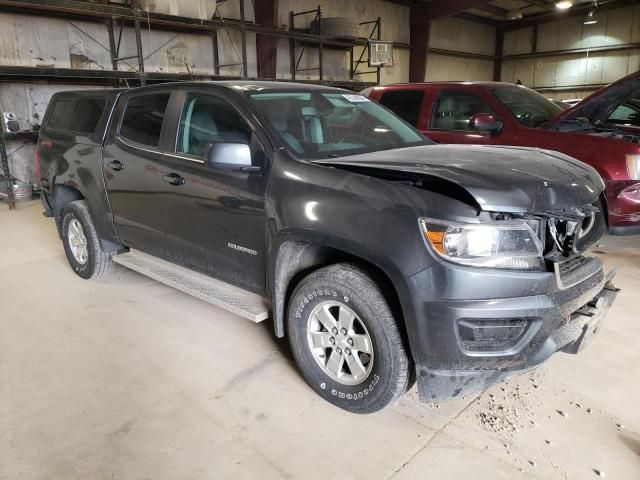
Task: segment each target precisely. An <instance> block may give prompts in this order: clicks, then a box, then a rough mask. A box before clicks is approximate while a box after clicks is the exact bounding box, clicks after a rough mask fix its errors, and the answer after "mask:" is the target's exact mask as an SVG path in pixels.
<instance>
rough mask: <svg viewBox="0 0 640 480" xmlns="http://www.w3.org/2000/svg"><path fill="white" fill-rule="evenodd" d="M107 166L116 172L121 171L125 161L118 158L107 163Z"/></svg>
mask: <svg viewBox="0 0 640 480" xmlns="http://www.w3.org/2000/svg"><path fill="white" fill-rule="evenodd" d="M107 167H109V168H110V169H111V170H115V171H116V172H119V171H120V170H122V169H123V168H124V163H122V162H120V161H118V160H114V161H112V162H109V163H107Z"/></svg>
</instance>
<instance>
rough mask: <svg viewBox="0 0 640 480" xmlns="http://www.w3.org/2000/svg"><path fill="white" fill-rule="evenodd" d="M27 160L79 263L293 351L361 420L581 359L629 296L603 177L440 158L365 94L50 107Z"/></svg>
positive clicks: (478, 150)
mask: <svg viewBox="0 0 640 480" xmlns="http://www.w3.org/2000/svg"><path fill="white" fill-rule="evenodd" d="M36 155H37V160H38V162H39V166H40V167H39V168H40V172H41V183H42V189H43V192H44V195H45V203H46V204H47V205H48V206H49V207H50V208H51V210H52V212H53V216H54V218H55V221H56V224H57V226H58V230H59V234H60V237H61V239H62V241H63V244H64V250H65V253H66V256H67V258H68V261H69V263H70V265H71V268H72V269H73V270H74V271H75V272H76V273H77V274H78V275H79V276H80V277H82V278H85V279H90V278H95V277H98V276H100V275H104V274H106V273H108V272H110V271H111V270H112V268H113V266H114V263H120V264H122V265H125V266H127V267H129V268H132V269H134V270H137V271H139V272H141V273H143V274H145V275H149V276H151V277H152V278H155V279H157V280H159V281H161V282H164V283H166V284H168V285H171V286H173V287H175V288H178V289H180V290H183V291H185V292H187V293H190V294H192V295H195V296H197V297H198V298H201V299H203V300H205V301H209V302H210V303H213V304H215V305H218V306H221V307H223V308H227V309H229V310H231V311H233V312H236V313H238V314H239V315H240V316H243V317H245V318H249V319H251V320H254V321H261V320H264V319H266V318H268V317H271V318H272V320H273V325H274V328H275V334H276V335H277V336H278V337H285V336H287V337H288V339H289V342H290V345H291V349H292V352H293V355H294V357H295V359H296V361H297V363H298V365H299V368H300V370H301V372H302V374H303V376H304V377H305V379H306V380H307V381H308V383H309V384H310V386H311V387H312V388H313V389H314V390H315V391H316V392H317V393H318V394H319V395H320V396H322V397H323V398H324V399H326V400H328V401H329V402H331V403H333V404H334V405H337V406H338V407H341V408H343V409H346V410H349V411H351V412H357V413H369V412H374V411H376V410H380V409H381V408H383V407H384V406H386V405H388V404H389V403H390V402H393V401H394V400H396V399H398V398H399V397H400V396H401V395H402V394H403V393H404V392H405V391H406V390H407V389H408V388H410V386H411V385H412V384H413V383H414V382H415V381H417V384H418V391H419V395H420V398H421V399H422V400H424V401H442V400H447V399H451V398H456V397H459V396H462V395H465V394H468V393H470V392H474V391H478V390H481V389H484V388H486V387H487V386H489V385H491V384H493V383H495V382H498V381H500V380H502V379H504V378H506V377H508V376H510V375H514V374H517V373H520V372H522V371H525V370H527V369H530V368H532V367H534V366H536V365H538V364H539V363H541V362H542V361H544V360H546V359H547V358H548V357H549V356H550V355H551V354H553V353H554V352H556V351H564V352H569V353H577V352H578V351H579V350H580V349H581V348H582V347H583V346H584V345H585V344H586V343H587V342H588V340H590V339H591V337H592V336H593V335H594V334H595V333H596V332H597V331H598V330H599V328H600V324H601V321H602V319H603V317H604V315H605V313H606V312H607V310H608V309H609V307H610V306H611V304H612V302H613V301H614V299H615V296H616V292H617V289H616V288H615V287H614V286H613V285H612V283H611V277H612V275H606V274H605V272H604V270H603V265H602V263H601V261H600V260H599V259H597V258H590V257H588V256H585V255H584V252H585V250H586V249H587V248H588V247H589V246H591V245H592V244H594V242H596V241H597V240H598V239H599V238H600V237H601V236H602V235H603V233H604V232H605V230H606V222H605V217H604V214H603V212H604V207H603V205H604V198H603V188H604V184H603V182H602V180H601V178H600V177H599V175H598V174H597V173H596V171H595V170H594V169H593V168H591V167H590V166H588V165H585V164H583V163H581V162H579V161H577V160H574V159H573V158H570V157H568V156H566V155H563V154H560V153H557V152H552V151H546V150H538V149H534V148H514V147H495V146H455V145H434V144H432V142H430V141H429V140H428V139H426V138H425V137H423V136H422V135H421V134H420V133H419V132H418V131H417V130H415V129H414V128H413V127H411V126H410V125H409V124H407V123H405V122H404V121H403V120H401V119H400V118H398V117H397V116H395V115H394V114H392V113H391V112H390V111H389V110H387V109H385V108H384V107H382V106H380V105H378V104H377V103H375V102H372V101H370V100H369V99H368V98H367V97H365V96H362V95H358V94H353V93H352V92H348V91H345V90H340V89H335V88H327V87H323V86H312V85H301V84H293V83H275V82H241V81H238V82H188V83H179V84H164V85H156V86H150V87H141V88H133V89H128V90H98V91H82V92H63V93H58V94H56V95H54V97H53V98H52V100H51V102H50V104H49V107H48V110H47V113H46V115H45V118H44V122H43V126H42V129H41V130H40V135H39V141H38V147H37V152H36Z"/></svg>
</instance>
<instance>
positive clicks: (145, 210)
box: [103, 89, 171, 255]
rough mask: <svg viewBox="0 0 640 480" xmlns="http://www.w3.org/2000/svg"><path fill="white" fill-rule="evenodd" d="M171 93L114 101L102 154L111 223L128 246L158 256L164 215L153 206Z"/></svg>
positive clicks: (157, 92) (155, 92)
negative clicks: (111, 213)
mask: <svg viewBox="0 0 640 480" xmlns="http://www.w3.org/2000/svg"><path fill="white" fill-rule="evenodd" d="M170 98H171V92H170V91H169V90H168V89H151V90H147V91H141V92H140V93H137V92H135V91H134V92H133V93H131V94H128V93H125V94H124V95H123V96H122V97H121V99H120V100H119V101H118V106H117V107H116V112H115V113H114V120H113V124H112V126H111V130H110V134H109V137H108V139H107V141H106V142H105V147H104V155H103V171H104V178H105V183H106V188H107V193H108V196H109V202H110V205H111V210H112V211H113V221H114V224H115V227H116V230H117V232H118V235H119V237H120V239H121V240H122V241H123V243H125V244H126V245H128V246H131V247H135V248H138V249H141V250H144V251H148V252H150V253H156V254H160V255H161V254H163V253H164V249H165V239H164V231H163V226H164V212H162V210H161V209H160V208H159V207H158V202H157V197H158V192H159V190H160V180H159V177H158V166H159V163H160V160H161V159H162V148H163V139H164V135H165V133H164V132H165V126H164V119H165V112H166V109H167V105H168V104H169V99H170Z"/></svg>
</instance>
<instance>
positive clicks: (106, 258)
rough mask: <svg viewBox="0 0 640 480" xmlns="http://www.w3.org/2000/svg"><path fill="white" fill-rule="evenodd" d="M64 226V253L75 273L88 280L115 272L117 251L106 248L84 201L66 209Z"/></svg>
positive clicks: (67, 206) (73, 203)
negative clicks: (113, 258) (106, 250)
mask: <svg viewBox="0 0 640 480" xmlns="http://www.w3.org/2000/svg"><path fill="white" fill-rule="evenodd" d="M61 225H62V242H63V243H64V251H65V253H66V255H67V260H68V261H69V264H70V265H71V268H72V269H73V271H74V272H76V273H77V274H78V275H79V276H80V277H82V278H84V279H87V280H88V279H93V278H97V277H100V276H102V275H106V274H108V273H110V272H111V271H112V270H113V268H114V262H113V260H112V258H111V257H112V256H113V252H105V251H104V250H103V249H102V246H101V245H100V240H99V239H98V234H97V232H96V229H95V227H94V225H93V221H92V220H91V215H89V210H88V209H87V205H86V204H85V203H84V201H82V200H76V201H75V202H71V203H69V204H67V205H66V206H65V207H64V209H63V210H62V224H61Z"/></svg>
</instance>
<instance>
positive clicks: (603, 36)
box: [501, 5, 640, 98]
mask: <svg viewBox="0 0 640 480" xmlns="http://www.w3.org/2000/svg"><path fill="white" fill-rule="evenodd" d="M596 18H597V20H598V23H597V24H595V25H584V24H583V18H582V17H574V18H569V19H566V20H562V21H558V22H552V23H547V24H543V25H540V26H539V28H538V34H537V38H536V42H537V52H538V53H544V52H555V51H558V50H572V49H587V51H585V52H580V53H575V54H570V55H567V54H563V55H551V56H545V57H540V58H522V59H511V60H505V61H504V62H503V65H502V73H501V77H502V80H503V81H506V82H515V81H516V80H517V79H520V80H521V81H522V83H523V84H524V85H527V86H529V87H533V88H539V89H543V88H548V87H576V88H575V89H572V90H569V91H567V92H562V93H560V92H554V93H553V96H554V97H557V98H570V97H576V96H579V97H582V96H584V94H585V93H589V92H592V91H593V89H585V88H584V87H583V86H585V85H600V84H607V83H610V82H613V81H615V80H617V79H619V78H621V77H623V76H625V75H628V74H629V73H632V72H635V71H637V70H638V69H639V68H640V49H632V50H622V51H600V52H598V51H590V49H594V48H598V47H610V46H615V45H628V44H634V43H640V5H638V6H635V7H634V6H631V7H625V8H619V9H615V10H608V11H604V12H600V13H597V14H596ZM533 35H534V30H533V28H527V29H521V30H516V31H513V32H509V33H507V34H506V35H505V39H504V54H505V55H518V54H528V53H531V52H532V46H533V42H534V38H533ZM581 87H582V88H581Z"/></svg>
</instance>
